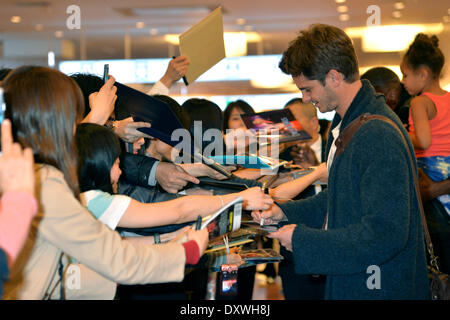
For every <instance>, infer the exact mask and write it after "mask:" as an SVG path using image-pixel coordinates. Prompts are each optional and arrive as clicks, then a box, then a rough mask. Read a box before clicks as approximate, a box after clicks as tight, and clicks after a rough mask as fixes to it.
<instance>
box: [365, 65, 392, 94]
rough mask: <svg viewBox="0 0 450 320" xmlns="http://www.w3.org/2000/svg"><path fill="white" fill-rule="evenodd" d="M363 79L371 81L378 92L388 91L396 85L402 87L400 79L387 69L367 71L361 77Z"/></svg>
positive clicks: (377, 68) (379, 68)
mask: <svg viewBox="0 0 450 320" xmlns="http://www.w3.org/2000/svg"><path fill="white" fill-rule="evenodd" d="M361 79H367V80H369V81H370V83H371V84H372V86H373V87H374V88H375V91H377V92H382V91H386V90H388V89H389V88H390V87H392V86H394V85H400V79H399V77H398V76H397V75H396V74H395V72H394V71H392V70H391V69H389V68H385V67H376V68H372V69H370V70H367V71H366V72H365V73H364V74H363V75H361ZM399 88H400V87H399Z"/></svg>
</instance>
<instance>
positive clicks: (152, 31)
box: [150, 28, 158, 36]
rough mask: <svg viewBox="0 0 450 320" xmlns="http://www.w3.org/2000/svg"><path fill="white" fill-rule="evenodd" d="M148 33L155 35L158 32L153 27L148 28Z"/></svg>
mask: <svg viewBox="0 0 450 320" xmlns="http://www.w3.org/2000/svg"><path fill="white" fill-rule="evenodd" d="M150 34H151V35H152V36H156V35H157V34H158V29H155V28H152V29H150Z"/></svg>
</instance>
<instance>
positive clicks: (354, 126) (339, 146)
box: [334, 113, 439, 271]
mask: <svg viewBox="0 0 450 320" xmlns="http://www.w3.org/2000/svg"><path fill="white" fill-rule="evenodd" d="M371 120H381V121H384V122H386V123H389V124H390V125H392V126H393V127H394V128H395V129H397V131H398V133H399V135H400V137H401V138H402V141H403V143H404V145H405V147H406V150H407V153H408V156H409V161H410V163H411V171H412V173H413V177H414V189H415V192H416V196H417V201H418V203H419V209H420V214H421V217H422V224H423V233H424V235H425V243H426V245H427V251H428V254H429V255H430V265H431V266H432V267H433V268H435V269H436V270H438V271H439V267H438V264H437V257H436V256H435V255H434V250H433V244H432V242H431V237H430V233H429V232H428V226H427V220H426V218H425V213H424V210H423V205H422V198H421V196H420V189H419V179H418V177H417V173H416V170H414V166H413V164H414V161H413V158H412V156H411V151H410V149H409V146H408V143H407V141H406V138H405V136H404V135H403V133H402V131H401V130H400V128H399V127H398V126H397V125H396V124H395V122H394V121H392V120H391V119H389V118H388V117H385V116H382V115H375V114H369V113H364V114H362V115H361V116H359V117H358V118H356V119H355V120H353V121H352V122H351V123H350V124H349V125H348V126H347V127H346V128H345V129H344V130H343V131H342V132H341V133H340V134H339V137H338V138H337V139H336V153H335V155H334V158H336V156H337V155H338V154H341V153H342V152H344V150H345V147H346V146H347V144H348V143H349V142H350V140H351V139H352V137H353V135H354V134H355V133H356V131H358V130H359V128H360V127H361V126H362V125H364V124H365V123H367V122H368V121H371Z"/></svg>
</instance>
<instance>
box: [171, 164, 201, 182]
mask: <svg viewBox="0 0 450 320" xmlns="http://www.w3.org/2000/svg"><path fill="white" fill-rule="evenodd" d="M176 168H177V171H178V173H177V178H178V179H181V180H184V181H188V182H192V183H195V184H199V183H200V180H198V179H197V178H196V177H193V176H191V175H190V174H188V173H186V171H184V170H183V168H181V167H179V166H177V167H176Z"/></svg>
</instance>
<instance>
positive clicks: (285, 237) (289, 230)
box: [267, 224, 297, 252]
mask: <svg viewBox="0 0 450 320" xmlns="http://www.w3.org/2000/svg"><path fill="white" fill-rule="evenodd" d="M296 227H297V225H296V224H288V225H285V226H283V227H281V228H280V229H278V231H275V232H272V233H269V234H268V235H267V237H268V238H273V239H278V240H279V241H280V244H281V245H282V246H283V247H285V248H286V249H287V250H288V251H291V252H292V235H293V234H294V230H295V228H296Z"/></svg>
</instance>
